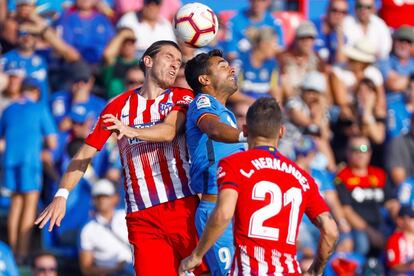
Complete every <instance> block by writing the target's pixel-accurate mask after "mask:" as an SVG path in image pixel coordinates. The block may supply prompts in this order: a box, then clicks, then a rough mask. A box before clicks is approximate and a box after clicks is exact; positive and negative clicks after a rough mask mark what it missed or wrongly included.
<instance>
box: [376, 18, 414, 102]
mask: <svg viewBox="0 0 414 276" xmlns="http://www.w3.org/2000/svg"><path fill="white" fill-rule="evenodd" d="M393 41H394V47H393V50H392V52H391V55H390V56H389V58H388V59H385V60H382V61H381V62H380V63H379V67H380V70H381V73H382V75H383V77H384V80H385V88H386V90H387V92H388V93H393V94H394V93H401V92H404V91H405V89H406V88H407V86H408V82H409V76H410V75H411V74H413V73H414V58H412V56H411V54H412V51H413V43H414V30H413V29H412V27H409V26H402V27H400V28H399V29H397V30H396V31H395V32H394V35H393ZM400 95H401V94H400ZM392 98H394V97H392ZM397 98H398V97H397ZM390 100H392V99H390V98H389V99H388V101H390Z"/></svg>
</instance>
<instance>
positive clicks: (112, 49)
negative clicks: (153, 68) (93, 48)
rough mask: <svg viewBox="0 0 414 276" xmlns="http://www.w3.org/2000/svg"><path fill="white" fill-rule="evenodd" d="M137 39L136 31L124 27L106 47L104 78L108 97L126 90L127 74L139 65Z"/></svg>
mask: <svg viewBox="0 0 414 276" xmlns="http://www.w3.org/2000/svg"><path fill="white" fill-rule="evenodd" d="M135 41H136V38H135V34H134V32H133V31H132V30H131V29H129V28H125V27H123V28H120V29H118V32H117V35H116V36H115V37H114V38H113V39H112V40H111V42H109V44H108V46H106V48H105V51H104V54H103V57H104V62H105V65H104V67H103V69H102V78H103V81H104V85H105V90H106V96H107V98H108V99H110V98H113V97H115V96H117V95H119V94H120V93H122V92H123V91H125V85H124V82H125V75H126V73H127V71H128V70H129V69H130V68H131V67H133V66H136V65H138V59H137V58H136V56H135Z"/></svg>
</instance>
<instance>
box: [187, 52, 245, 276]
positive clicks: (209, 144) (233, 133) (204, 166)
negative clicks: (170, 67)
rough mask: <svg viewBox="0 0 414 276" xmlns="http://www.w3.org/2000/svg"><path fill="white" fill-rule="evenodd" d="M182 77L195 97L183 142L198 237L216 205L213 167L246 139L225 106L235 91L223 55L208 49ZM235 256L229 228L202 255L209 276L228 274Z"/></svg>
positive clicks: (235, 79) (192, 60) (234, 82)
mask: <svg viewBox="0 0 414 276" xmlns="http://www.w3.org/2000/svg"><path fill="white" fill-rule="evenodd" d="M185 77H186V80H187V82H188V84H189V85H190V87H191V88H192V89H193V90H194V92H195V94H196V97H195V98H194V100H193V102H192V103H191V104H190V106H189V109H188V112H187V121H186V139H187V143H188V148H189V151H190V158H191V167H190V178H191V187H192V189H193V190H194V191H195V192H196V193H199V194H201V201H200V205H199V206H198V209H197V212H196V218H195V223H196V228H197V231H198V234H199V235H201V233H202V232H203V229H204V226H205V225H206V223H207V219H208V217H209V216H210V214H211V212H212V211H213V209H214V207H215V205H216V201H217V194H218V191H217V178H216V170H217V164H218V162H219V161H220V160H221V159H222V158H223V157H226V156H228V155H230V154H233V153H236V152H240V151H243V150H244V145H243V143H241V141H243V140H245V137H244V135H243V132H242V131H240V130H239V129H237V124H236V118H235V116H234V114H233V113H232V112H231V111H230V110H228V109H227V108H226V106H225V104H226V102H227V99H228V98H229V97H230V96H231V95H232V94H233V93H235V92H236V91H237V89H238V87H237V78H236V76H235V71H234V69H233V68H232V67H231V66H230V65H229V63H228V62H227V61H226V60H225V59H224V58H223V57H222V52H221V51H219V50H212V51H210V52H208V53H202V54H198V55H197V56H196V57H194V58H193V59H191V60H190V61H188V62H187V64H186V67H185ZM233 256H234V247H233V230H232V225H231V224H230V225H229V227H227V229H226V231H225V232H224V234H223V236H222V237H221V238H220V239H219V240H218V241H217V242H216V244H215V246H214V247H212V249H210V250H209V252H208V253H207V255H206V261H207V264H208V266H209V268H210V271H211V274H212V275H213V276H214V275H226V274H227V273H228V272H229V271H230V268H231V263H232V261H233Z"/></svg>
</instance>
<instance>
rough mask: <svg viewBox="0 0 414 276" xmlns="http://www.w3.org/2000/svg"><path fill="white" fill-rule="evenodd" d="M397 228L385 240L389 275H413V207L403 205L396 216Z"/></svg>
mask: <svg viewBox="0 0 414 276" xmlns="http://www.w3.org/2000/svg"><path fill="white" fill-rule="evenodd" d="M397 226H398V230H397V231H395V232H394V233H393V234H392V235H391V237H390V238H389V239H388V241H387V266H388V267H389V268H390V275H414V209H413V207H412V206H411V205H403V206H402V207H401V209H400V211H399V213H398V218H397Z"/></svg>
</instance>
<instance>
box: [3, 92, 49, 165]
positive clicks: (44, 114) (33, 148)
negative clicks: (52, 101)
mask: <svg viewBox="0 0 414 276" xmlns="http://www.w3.org/2000/svg"><path fill="white" fill-rule="evenodd" d="M54 133H56V128H55V125H54V123H53V119H52V116H51V115H50V113H49V109H48V108H47V107H46V105H44V104H42V103H36V102H32V101H30V100H28V99H22V100H19V101H18V102H15V103H13V104H11V105H9V106H8V107H7V108H6V109H5V110H4V112H3V115H2V117H1V119H0V137H3V138H5V141H6V149H5V152H4V156H3V158H4V165H5V166H16V165H21V164H31V165H32V166H33V167H41V160H40V154H41V150H42V145H43V138H44V137H45V136H48V135H51V134H54Z"/></svg>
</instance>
